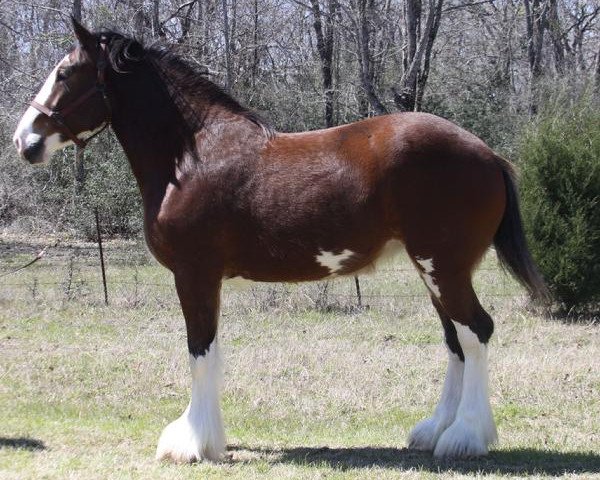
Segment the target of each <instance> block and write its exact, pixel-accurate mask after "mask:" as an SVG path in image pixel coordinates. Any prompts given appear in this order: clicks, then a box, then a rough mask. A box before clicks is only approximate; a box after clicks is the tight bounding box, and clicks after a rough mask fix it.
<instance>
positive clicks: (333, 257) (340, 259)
mask: <svg viewBox="0 0 600 480" xmlns="http://www.w3.org/2000/svg"><path fill="white" fill-rule="evenodd" d="M320 252H321V253H320V254H319V255H317V257H316V260H317V262H318V263H319V265H321V266H323V267H326V268H328V269H329V273H330V274H331V275H335V274H337V273H338V272H339V271H340V270H341V269H342V263H344V262H345V261H346V260H348V259H349V258H350V257H351V256H352V255H354V252H353V251H352V250H348V249H345V250H344V251H343V252H342V253H333V252H327V251H325V250H321V251H320Z"/></svg>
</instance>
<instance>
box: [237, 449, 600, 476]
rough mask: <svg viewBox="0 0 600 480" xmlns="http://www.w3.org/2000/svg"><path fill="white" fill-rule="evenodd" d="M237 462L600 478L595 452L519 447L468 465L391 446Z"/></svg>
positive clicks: (296, 452) (264, 454)
mask: <svg viewBox="0 0 600 480" xmlns="http://www.w3.org/2000/svg"><path fill="white" fill-rule="evenodd" d="M228 450H229V451H230V452H232V461H233V462H235V461H236V459H235V457H236V455H237V454H238V453H239V454H240V455H241V456H243V453H244V452H250V453H251V454H254V455H258V456H260V458H261V460H265V459H266V461H267V462H269V463H271V464H282V463H287V464H295V465H298V466H303V467H307V466H308V467H310V466H323V465H325V466H328V467H330V468H332V469H334V470H340V471H346V470H352V469H360V468H372V467H379V468H385V469H392V470H423V471H429V472H432V473H442V472H447V471H452V472H457V473H463V474H469V473H478V474H492V473H493V474H502V475H549V476H554V475H562V474H565V473H571V474H573V473H580V474H595V473H600V454H598V453H594V452H559V451H553V450H536V449H533V448H515V449H508V450H500V451H492V452H490V454H489V455H488V456H486V457H479V458H473V459H464V460H437V459H434V458H433V456H432V455H431V453H426V452H420V451H416V450H410V449H408V448H388V447H348V448H329V447H294V448H282V449H270V448H262V447H258V448H257V447H251V446H245V445H237V446H229V448H228Z"/></svg>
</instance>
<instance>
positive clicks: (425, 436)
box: [408, 417, 447, 452]
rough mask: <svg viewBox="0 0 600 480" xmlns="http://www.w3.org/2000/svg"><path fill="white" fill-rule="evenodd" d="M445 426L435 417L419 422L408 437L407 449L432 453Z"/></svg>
mask: <svg viewBox="0 0 600 480" xmlns="http://www.w3.org/2000/svg"><path fill="white" fill-rule="evenodd" d="M446 426H447V425H442V423H441V422H440V421H438V420H437V419H436V418H435V417H430V418H426V419H425V420H421V421H420V422H419V423H417V424H416V425H415V427H414V428H413V429H412V431H411V432H410V435H409V436H408V448H412V449H414V450H422V451H426V452H432V451H433V449H434V448H435V445H436V443H437V441H438V438H439V437H440V435H441V434H442V433H443V432H444V428H445V427H446Z"/></svg>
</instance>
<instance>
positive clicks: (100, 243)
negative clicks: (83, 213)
mask: <svg viewBox="0 0 600 480" xmlns="http://www.w3.org/2000/svg"><path fill="white" fill-rule="evenodd" d="M94 215H95V217H96V234H97V235H98V250H99V251H100V267H101V268H102V284H103V285H104V303H105V304H106V305H108V288H107V287H106V271H105V270H104V251H103V250H102V235H101V234H100V219H99V216H98V207H94Z"/></svg>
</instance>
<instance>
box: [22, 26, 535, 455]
mask: <svg viewBox="0 0 600 480" xmlns="http://www.w3.org/2000/svg"><path fill="white" fill-rule="evenodd" d="M73 29H74V33H75V36H76V38H77V40H78V43H77V46H76V48H75V49H73V50H72V51H71V52H70V53H68V54H67V55H66V56H65V57H64V58H63V59H62V60H61V61H60V63H59V64H58V65H56V67H55V68H54V70H53V71H52V73H51V74H50V76H49V77H48V79H47V80H46V82H45V83H44V85H43V87H42V89H41V90H40V91H39V93H38V94H37V96H36V97H35V100H34V101H33V102H32V103H31V106H30V107H29V108H28V109H27V110H26V112H25V114H24V116H23V117H22V119H21V120H20V122H19V125H18V127H17V130H16V133H15V135H14V143H15V145H16V148H17V150H18V151H19V153H20V154H21V155H22V157H24V158H25V160H27V161H28V162H30V163H41V162H43V161H44V160H46V159H48V158H49V156H50V155H51V154H52V152H54V151H56V150H58V149H60V148H62V147H64V146H66V145H68V144H72V143H75V144H78V145H79V146H80V147H83V146H85V144H86V142H87V141H88V138H89V137H90V136H93V135H95V134H97V133H98V132H99V130H100V129H102V128H103V127H105V126H106V125H108V124H110V125H111V126H112V129H113V130H114V132H115V134H116V136H117V138H118V140H119V142H120V144H121V145H122V147H123V150H124V151H125V153H126V155H127V158H128V160H129V162H130V165H131V169H132V171H133V173H134V175H135V178H136V180H137V183H138V185H139V189H140V192H141V196H142V200H143V206H144V224H145V236H146V240H147V243H148V246H149V248H150V250H151V252H152V253H153V255H154V256H155V257H156V259H157V260H158V261H159V262H160V263H161V264H162V265H164V266H165V267H167V268H168V269H169V270H171V272H172V273H173V275H174V278H175V285H176V288H177V293H178V296H179V300H180V303H181V308H182V310H183V315H184V317H185V324H186V330H187V344H188V350H189V360H190V369H191V377H192V389H191V390H192V391H191V400H190V403H189V405H188V406H187V408H186V410H185V411H184V413H183V414H182V415H181V417H180V418H178V419H177V420H175V421H174V422H172V423H171V424H169V425H168V426H167V427H166V428H165V430H164V431H163V433H162V435H161V437H160V440H159V443H158V448H157V452H156V457H157V458H158V459H171V460H173V461H175V462H193V461H198V460H213V461H214V460H218V459H219V458H221V457H222V455H223V453H224V451H225V445H226V444H225V435H224V430H223V424H222V418H221V411H220V401H219V383H220V377H221V364H220V358H219V351H218V345H217V327H218V310H219V296H220V287H221V282H222V280H223V279H225V278H232V277H243V278H245V279H249V280H255V281H262V282H300V281H310V280H320V279H324V278H328V277H334V276H339V275H349V274H353V273H355V272H357V271H360V270H362V269H364V268H366V267H368V266H370V265H371V264H373V263H374V262H375V261H376V260H377V259H378V257H379V256H380V255H381V254H382V252H383V251H384V250H385V247H386V245H390V244H393V243H398V241H399V242H400V243H401V244H402V246H403V247H404V248H405V250H406V252H407V253H408V256H409V257H410V259H411V260H412V263H413V264H414V266H415V268H416V270H417V272H418V274H419V275H420V277H421V278H422V280H423V282H424V284H425V286H426V288H427V289H428V291H429V294H430V296H431V301H432V303H433V306H434V307H435V309H436V310H437V313H438V314H439V317H440V319H441V323H442V326H443V328H444V333H445V343H446V346H447V349H448V356H449V362H448V367H447V368H448V369H447V374H446V379H445V382H444V385H443V388H442V394H441V399H440V401H439V404H438V405H437V407H436V409H435V411H434V412H433V415H432V416H431V417H430V418H428V419H426V420H423V421H421V422H420V423H418V424H417V425H416V426H415V427H414V429H413V430H412V432H411V433H410V436H409V446H410V447H412V448H415V449H420V450H428V451H432V452H433V454H434V455H435V456H436V457H465V456H477V455H484V454H486V453H487V452H488V447H489V446H490V445H491V444H492V443H493V442H495V440H496V427H495V424H494V420H493V416H492V410H491V407H490V402H489V394H488V366H487V344H488V341H489V339H490V336H491V335H492V332H493V321H492V319H491V318H490V316H489V315H488V313H486V311H485V310H484V309H483V308H482V306H481V304H480V303H479V301H478V299H477V296H476V295H475V292H474V290H473V286H472V283H471V277H472V273H473V270H474V268H475V267H476V266H477V264H478V262H479V261H480V260H481V258H482V256H483V254H484V253H485V251H486V250H487V249H488V247H489V246H490V245H492V244H493V245H494V246H495V249H496V252H497V254H498V257H499V259H500V262H501V263H502V264H503V265H504V266H505V267H506V268H507V269H508V270H509V271H510V272H511V273H512V274H513V275H514V276H515V277H516V278H517V279H518V280H519V281H520V282H521V283H522V284H523V285H524V286H525V287H526V288H527V289H528V290H529V291H530V293H532V294H533V295H536V296H543V295H544V294H545V287H544V283H543V280H542V278H541V277H540V275H539V274H538V272H537V270H536V267H535V265H534V263H533V261H532V259H531V256H530V254H529V252H528V250H527V245H526V241H525V237H524V234H523V228H522V224H521V217H520V213H519V206H518V200H517V194H516V187H515V178H514V171H513V167H512V166H511V164H509V163H508V162H507V161H505V160H503V159H502V158H500V157H499V156H498V155H496V154H495V153H494V152H493V151H492V150H491V149H490V148H489V147H487V146H486V145H485V144H484V142H483V141H481V140H480V139H479V138H477V137H476V136H474V135H472V134H471V133H469V132H467V131H465V130H463V129H461V128H459V127H458V126H456V125H454V124H452V123H450V122H449V121H446V120H443V119H441V118H438V117H436V116H433V115H428V114H424V113H399V114H393V115H386V116H380V117H376V118H370V119H366V120H362V121H359V122H356V123H352V124H349V125H344V126H340V127H335V128H329V129H326V130H317V131H310V132H304V133H293V134H290V133H278V132H275V131H273V130H272V129H271V128H270V127H269V126H268V125H267V124H266V123H265V122H264V121H262V120H261V119H260V118H259V117H258V116H257V115H256V114H255V113H253V112H252V111H250V110H248V109H246V108H244V107H243V106H241V105H240V104H239V103H238V102H237V101H236V100H234V99H233V98H232V97H231V96H230V95H228V94H227V93H225V92H224V90H222V89H221V88H219V87H218V86H216V85H215V84H214V83H212V82H211V81H209V80H207V79H206V77H205V76H204V75H200V74H199V73H198V72H197V71H196V70H195V69H194V68H193V67H192V66H190V65H189V64H188V63H187V62H186V61H184V60H182V59H181V58H180V57H178V56H177V55H176V54H175V53H173V51H171V50H170V49H169V48H167V47H161V46H149V47H145V46H143V45H142V44H141V43H140V42H138V41H136V40H135V39H133V38H129V37H127V36H124V35H121V34H119V33H116V32H112V31H102V32H96V33H92V32H90V31H88V30H87V29H86V28H85V27H83V26H82V25H80V24H79V23H77V22H75V21H73Z"/></svg>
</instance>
